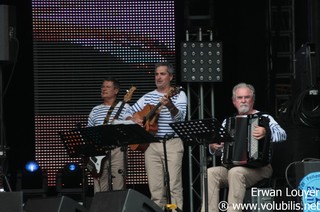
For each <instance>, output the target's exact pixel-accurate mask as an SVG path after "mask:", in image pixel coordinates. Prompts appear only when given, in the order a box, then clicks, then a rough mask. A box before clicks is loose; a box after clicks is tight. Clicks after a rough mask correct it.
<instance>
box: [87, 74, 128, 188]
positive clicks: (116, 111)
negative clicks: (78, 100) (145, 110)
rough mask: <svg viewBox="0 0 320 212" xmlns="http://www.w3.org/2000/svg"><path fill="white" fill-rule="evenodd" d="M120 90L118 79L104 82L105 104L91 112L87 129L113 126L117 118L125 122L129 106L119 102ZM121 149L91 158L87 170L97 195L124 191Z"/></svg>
mask: <svg viewBox="0 0 320 212" xmlns="http://www.w3.org/2000/svg"><path fill="white" fill-rule="evenodd" d="M119 90H120V84H119V82H118V81H117V80H116V79H114V78H107V79H104V80H103V83H102V86H101V97H102V99H103V103H102V104H99V105H97V106H95V107H94V108H93V109H92V110H91V112H90V114H89V118H88V124H87V127H94V126H98V125H103V124H111V123H112V121H113V120H114V119H115V118H116V119H119V120H123V113H124V111H125V110H126V108H128V107H129V104H127V103H126V101H119V102H118V101H117V96H118V93H119ZM121 148H122V147H117V148H115V149H112V150H110V151H108V152H107V153H106V155H103V156H95V157H90V158H89V160H88V163H87V168H88V169H89V170H90V172H91V174H92V176H93V182H94V192H95V193H96V192H101V191H111V190H121V189H124V182H125V181H124V171H125V170H124V165H125V164H124V151H122V149H121ZM110 153H111V158H110ZM110 159H111V161H110ZM110 171H111V173H110Z"/></svg>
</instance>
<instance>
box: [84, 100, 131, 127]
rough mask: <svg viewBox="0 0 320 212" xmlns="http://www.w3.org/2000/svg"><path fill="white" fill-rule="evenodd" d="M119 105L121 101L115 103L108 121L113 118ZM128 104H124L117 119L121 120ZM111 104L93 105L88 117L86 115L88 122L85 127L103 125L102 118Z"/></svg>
mask: <svg viewBox="0 0 320 212" xmlns="http://www.w3.org/2000/svg"><path fill="white" fill-rule="evenodd" d="M120 105H121V101H120V102H118V103H117V105H116V106H115V107H114V109H113V111H112V113H111V114H110V118H109V121H108V123H111V122H112V120H113V117H114V116H115V115H116V113H117V112H118V110H119V107H120ZM129 106H130V105H129V104H127V103H126V104H125V105H124V107H123V109H122V111H121V113H120V115H119V117H118V119H119V120H123V115H124V112H125V111H126V109H127V108H129ZM110 107H111V105H104V104H100V105H97V106H95V107H94V108H92V110H91V112H90V114H89V117H88V124H87V127H94V126H99V125H103V122H104V119H105V118H106V116H107V113H108V111H109V109H110Z"/></svg>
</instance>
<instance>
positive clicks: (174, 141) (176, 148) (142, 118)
mask: <svg viewBox="0 0 320 212" xmlns="http://www.w3.org/2000/svg"><path fill="white" fill-rule="evenodd" d="M173 71H174V70H173V66H172V65H171V64H170V63H165V62H160V63H157V64H156V65H155V69H154V79H155V84H156V86H157V87H156V89H155V90H153V91H150V92H148V93H146V94H145V95H143V96H142V97H141V98H140V99H139V100H138V101H137V102H136V103H135V104H133V105H132V106H131V107H129V109H128V110H127V111H126V113H125V115H124V116H125V118H126V119H128V120H130V119H131V120H132V121H134V122H135V123H138V124H140V125H141V126H142V127H144V128H145V129H146V130H147V131H148V130H151V133H152V134H153V135H154V136H155V137H156V138H158V139H159V142H155V143H150V144H149V146H148V148H147V149H146V150H145V167H146V172H147V175H148V185H149V190H150V193H151V199H152V200H153V201H154V202H155V203H156V204H157V205H159V206H160V207H161V208H163V209H165V208H166V205H167V203H169V202H171V201H172V203H173V204H175V205H176V206H177V207H178V208H180V209H182V203H183V198H182V196H183V191H182V158H183V153H184V146H183V143H182V140H181V139H180V138H179V137H178V135H176V134H175V132H174V130H173V129H172V128H171V127H170V125H169V123H172V122H180V121H184V120H185V118H186V113H187V96H186V94H185V92H184V91H180V92H172V86H171V80H172V79H173ZM173 90H175V89H173ZM158 106H159V107H158ZM146 107H147V108H151V110H149V111H148V110H147V113H146V114H142V113H140V112H141V111H144V109H145V108H146ZM153 108H156V110H153ZM150 113H152V114H151V115H150ZM154 117H155V119H156V120H153V118H154ZM155 122H156V123H157V126H156V127H154V126H152V125H153V124H154V123H155ZM154 129H156V130H154ZM149 132H150V131H149ZM168 135H169V136H171V138H170V139H168V140H166V141H165V142H166V146H167V148H166V153H167V159H168V160H167V162H168V164H167V167H168V173H166V170H165V167H166V165H165V159H164V158H165V157H164V147H163V142H164V140H165V139H166V137H167V136H168ZM166 174H169V175H170V177H169V179H170V182H169V185H170V192H168V193H170V194H171V195H170V196H171V197H169V195H168V193H167V190H166V185H165V180H164V179H166Z"/></svg>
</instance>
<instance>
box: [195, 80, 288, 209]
mask: <svg viewBox="0 0 320 212" xmlns="http://www.w3.org/2000/svg"><path fill="white" fill-rule="evenodd" d="M232 102H233V105H234V107H235V108H236V109H237V111H238V114H237V117H253V116H255V115H257V117H260V118H258V119H261V117H263V121H262V124H257V123H251V124H252V126H251V130H250V135H248V137H250V138H252V140H256V141H258V143H259V145H260V142H281V141H284V140H286V138H287V134H286V132H285V131H284V130H283V129H282V128H281V126H280V125H279V124H278V123H277V122H276V121H275V120H274V118H273V117H272V116H270V115H268V114H263V113H261V112H260V111H258V110H256V109H254V108H253V107H254V102H255V89H254V87H253V86H252V85H250V84H246V83H239V84H237V85H236V86H234V88H233V90H232ZM239 120H240V122H241V119H239ZM249 120H251V119H250V118H249ZM237 122H239V121H238V120H237ZM240 122H239V123H240ZM246 122H247V123H248V122H250V121H248V120H246ZM222 125H223V126H224V127H225V128H228V127H227V125H228V119H226V120H224V121H223V123H222ZM227 130H228V129H227ZM229 130H230V129H229ZM229 133H230V134H231V137H239V135H232V132H229ZM238 134H239V133H238ZM240 137H241V136H240ZM244 140H250V139H249V138H248V139H244ZM243 142H244V141H243ZM232 145H233V144H232ZM247 145H248V144H247ZM262 146H264V147H265V145H262ZM227 147H228V148H230V146H227V143H224V142H223V141H222V142H221V143H212V144H210V146H209V151H210V153H212V154H214V153H218V152H221V153H222V154H232V155H233V156H234V155H235V153H236V152H237V151H238V150H235V149H232V153H230V152H229V151H230V149H227ZM232 147H233V148H234V146H232ZM267 147H268V148H269V145H267ZM243 149H246V150H247V146H246V147H245V148H243ZM263 151H264V152H265V151H266V150H265V149H264V150H263ZM268 152H269V150H268ZM242 155H243V154H242ZM245 155H248V152H246V153H245ZM270 156H271V155H270ZM221 158H222V166H216V167H210V168H208V169H207V176H208V177H207V179H208V203H206V202H205V200H204V199H203V201H202V209H201V211H205V209H206V204H208V205H207V208H208V211H210V212H216V211H217V212H219V208H218V204H219V192H220V188H229V192H228V199H227V201H228V204H229V207H228V212H230V211H239V210H235V208H234V207H232V206H233V205H235V204H240V203H242V202H243V200H244V196H245V192H246V189H247V188H250V187H252V186H253V185H255V184H256V183H257V182H259V181H260V180H262V179H264V178H270V177H271V176H272V172H273V170H272V167H271V164H270V163H268V162H266V160H264V159H263V160H262V159H261V160H260V159H259V158H258V159H257V160H258V161H259V160H260V161H259V162H261V163H257V164H260V165H257V164H255V165H251V166H250V162H252V161H250V160H251V158H250V157H249V158H247V160H246V161H243V160H242V159H243V158H241V160H237V159H234V158H232V157H231V158H227V157H226V155H222V157H221ZM267 161H270V160H267ZM253 162H254V161H253ZM253 164H254V163H253Z"/></svg>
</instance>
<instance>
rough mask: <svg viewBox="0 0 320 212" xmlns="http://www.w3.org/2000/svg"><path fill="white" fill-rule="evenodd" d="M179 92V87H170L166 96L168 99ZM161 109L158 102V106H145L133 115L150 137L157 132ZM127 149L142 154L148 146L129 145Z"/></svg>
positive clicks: (146, 144)
mask: <svg viewBox="0 0 320 212" xmlns="http://www.w3.org/2000/svg"><path fill="white" fill-rule="evenodd" d="M180 91H181V87H171V88H170V90H169V91H168V92H167V94H166V95H167V96H168V98H172V97H173V96H175V95H177V94H178V93H180ZM161 109H162V104H161V102H158V104H156V105H150V104H147V105H145V106H144V108H143V109H142V110H141V111H139V112H137V113H135V114H134V115H138V116H140V117H141V118H142V120H143V127H144V129H145V130H146V131H148V132H149V133H151V134H152V135H155V134H156V133H157V131H158V118H159V114H160V111H161ZM129 147H130V149H131V150H133V151H136V150H138V151H142V152H144V151H146V150H147V148H148V147H149V144H148V143H145V144H130V145H129Z"/></svg>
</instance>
